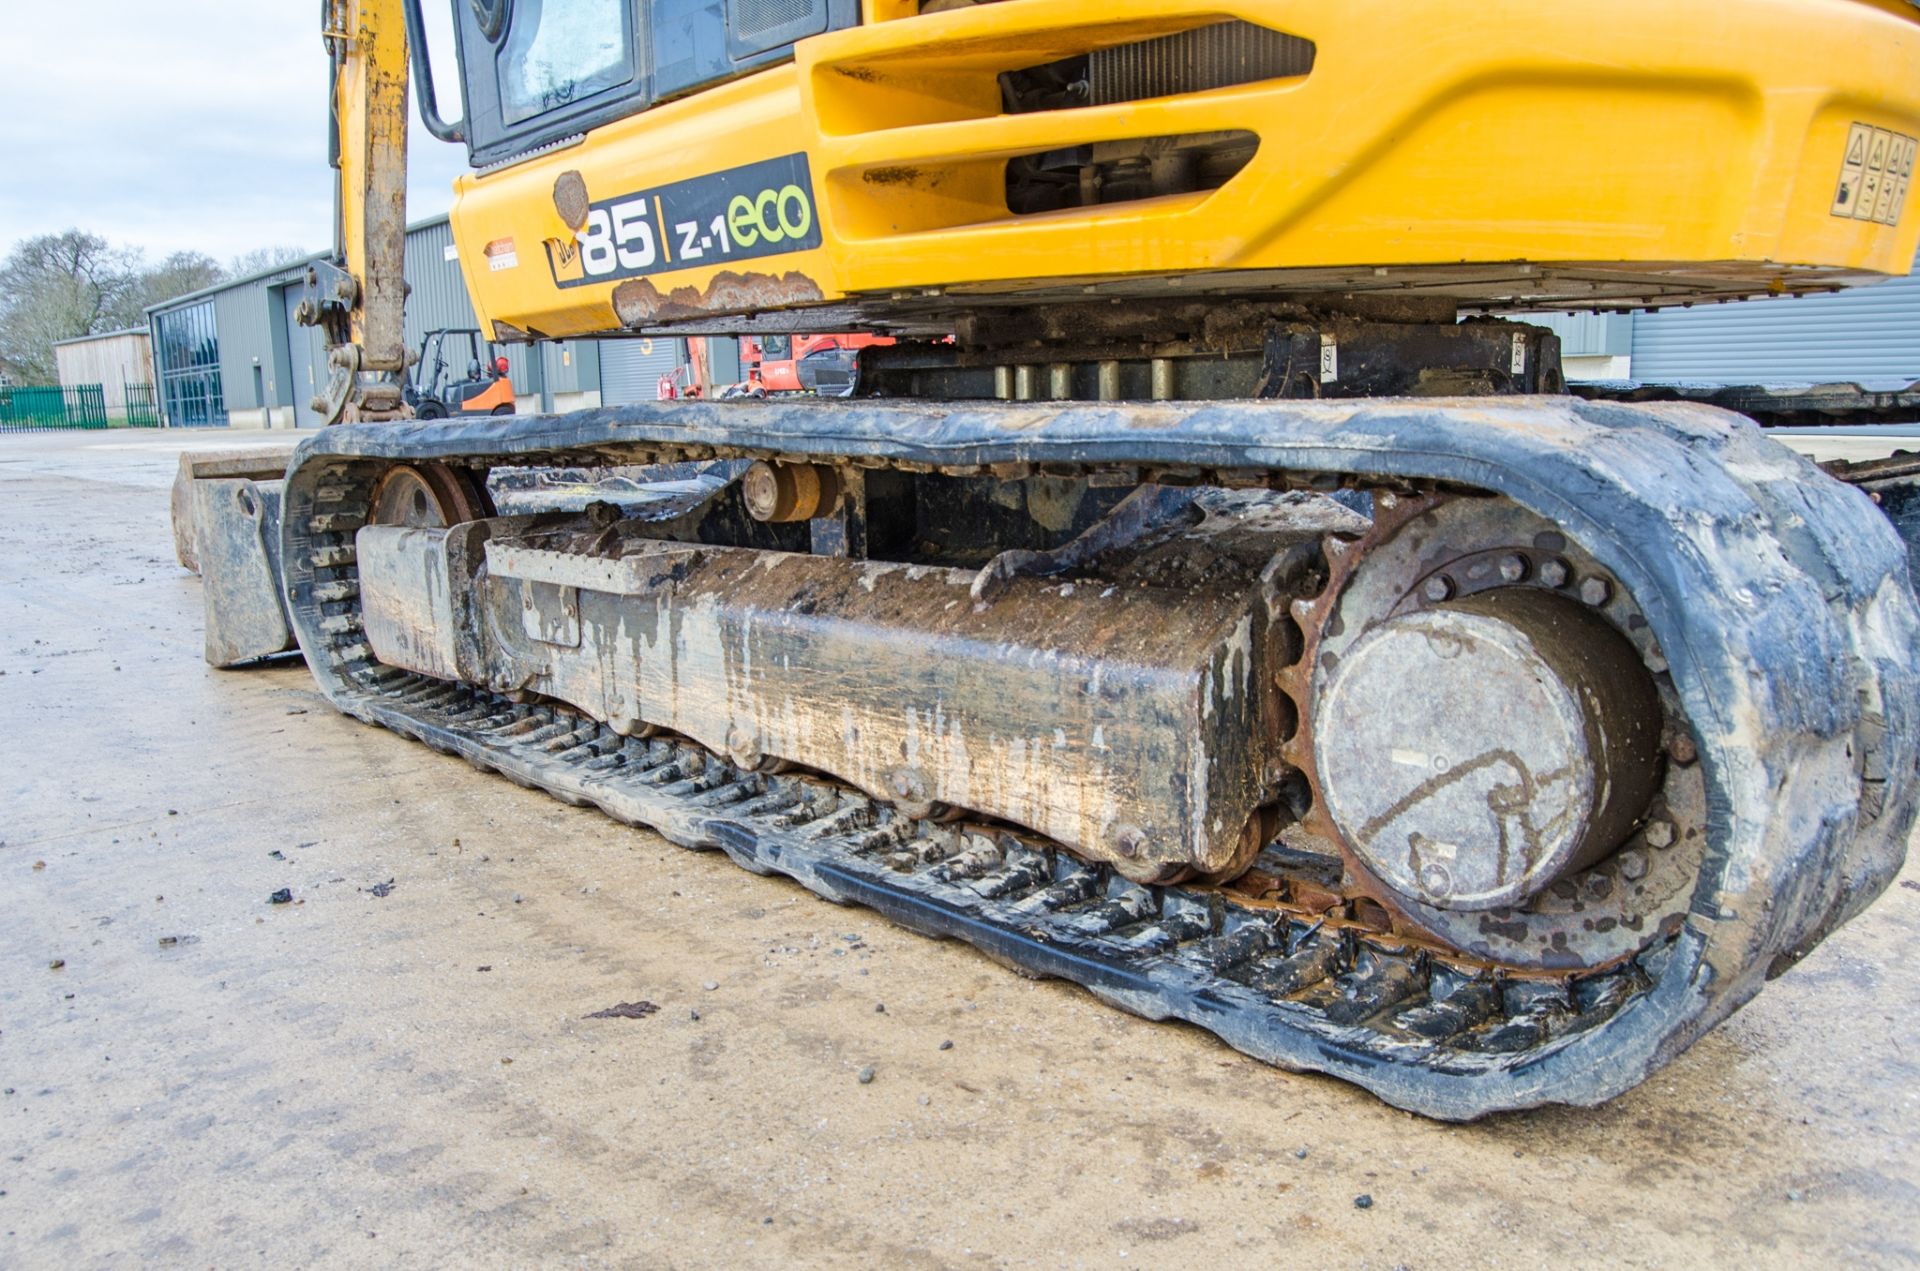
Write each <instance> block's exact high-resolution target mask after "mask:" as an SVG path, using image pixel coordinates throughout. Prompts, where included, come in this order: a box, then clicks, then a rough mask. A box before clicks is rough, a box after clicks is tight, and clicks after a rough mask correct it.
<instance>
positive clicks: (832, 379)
mask: <svg viewBox="0 0 1920 1271" xmlns="http://www.w3.org/2000/svg"><path fill="white" fill-rule="evenodd" d="M892 343H893V338H892V337H891V336H884V335H759V336H742V337H741V339H740V365H741V367H742V368H743V369H744V370H745V371H746V373H747V383H748V385H749V386H750V387H755V388H759V389H761V390H762V391H764V392H768V393H814V394H816V395H818V396H820V397H845V396H847V395H848V394H849V393H851V392H853V386H854V373H855V365H856V362H857V361H858V359H859V356H860V350H861V349H864V348H867V347H868V346H869V345H876V344H892Z"/></svg>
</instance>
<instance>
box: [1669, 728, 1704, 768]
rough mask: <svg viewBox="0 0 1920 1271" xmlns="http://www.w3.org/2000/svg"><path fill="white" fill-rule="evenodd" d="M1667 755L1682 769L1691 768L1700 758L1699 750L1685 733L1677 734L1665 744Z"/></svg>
mask: <svg viewBox="0 0 1920 1271" xmlns="http://www.w3.org/2000/svg"><path fill="white" fill-rule="evenodd" d="M1667 755H1668V756H1669V757H1670V758H1671V759H1672V760H1673V761H1674V762H1675V763H1677V764H1679V765H1680V766H1681V767H1682V768H1686V767H1689V766H1691V765H1692V764H1693V763H1694V762H1695V761H1696V760H1698V759H1699V758H1700V748H1699V747H1697V746H1695V745H1694V744H1693V738H1691V737H1689V736H1687V735H1686V734H1685V733H1677V734H1675V735H1674V738H1673V740H1672V741H1670V742H1668V743H1667Z"/></svg>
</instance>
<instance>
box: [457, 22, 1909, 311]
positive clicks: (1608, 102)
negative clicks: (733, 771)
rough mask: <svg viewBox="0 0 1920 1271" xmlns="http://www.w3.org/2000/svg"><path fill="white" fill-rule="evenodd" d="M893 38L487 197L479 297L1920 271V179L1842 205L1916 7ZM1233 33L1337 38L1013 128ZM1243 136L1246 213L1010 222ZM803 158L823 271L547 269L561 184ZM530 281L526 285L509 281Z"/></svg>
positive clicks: (800, 266)
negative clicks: (1155, 152)
mask: <svg viewBox="0 0 1920 1271" xmlns="http://www.w3.org/2000/svg"><path fill="white" fill-rule="evenodd" d="M868 17H869V19H870V20H869V23H868V25H866V26H862V27H859V28H856V29H853V30H848V31H840V32H834V33H830V34H827V35H822V36H818V37H815V38H813V39H810V40H806V41H803V42H802V43H801V44H800V45H799V46H798V48H797V56H796V59H795V61H794V63H792V64H791V65H786V66H781V67H778V68H775V69H772V70H768V71H764V72H761V73H759V74H756V75H753V76H751V77H748V78H746V79H743V80H739V81H735V82H733V83H731V84H726V85H722V86H720V87H716V88H714V89H711V90H708V91H705V92H702V93H699V94H697V95H695V96H693V97H690V98H687V99H684V100H681V101H677V102H672V103H668V104H665V105H661V106H658V107H655V108H654V109H652V110H649V111H646V112H643V113H641V114H638V115H635V116H632V117H630V118H628V119H625V120H621V121H619V122H617V123H614V124H611V125H608V126H606V127H603V128H601V129H598V130H596V131H595V132H594V133H593V134H592V135H591V136H589V137H587V138H586V139H585V140H584V141H582V142H581V143H580V144H578V145H576V146H573V147H570V148H566V149H561V150H557V151H554V152H551V153H547V154H544V155H540V156H536V157H533V158H530V159H528V160H526V161H524V162H521V163H518V164H516V165H513V166H510V167H507V168H505V169H503V170H500V171H497V172H494V173H490V174H487V175H476V176H468V177H464V178H462V179H461V180H460V182H459V183H458V199H457V202H456V205H455V208H454V213H453V229H454V235H455V239H456V241H457V243H458V245H459V249H460V252H461V256H462V258H463V260H465V261H466V262H468V268H467V271H466V273H467V277H468V280H469V287H470V290H471V292H472V295H473V300H474V305H475V308H476V309H477V310H478V312H479V313H480V314H481V315H483V317H485V318H486V319H488V320H489V321H492V322H495V323H502V324H505V325H507V326H509V327H511V328H514V329H516V330H518V331H520V332H527V333H535V334H540V335H546V336H553V337H559V336H571V335H585V334H591V333H594V332H602V331H611V330H618V329H620V328H621V327H623V326H629V327H638V326H651V327H658V326H662V325H666V324H668V323H670V322H672V321H677V320H683V319H694V318H698V317H700V316H702V315H708V314H728V313H752V312H760V311H764V310H770V309H778V308H782V307H791V306H794V305H801V304H815V303H818V304H831V303H833V302H837V301H847V300H849V299H852V300H853V301H854V302H856V304H857V305H858V307H859V308H860V310H861V311H862V312H863V313H864V314H866V315H869V316H877V319H878V320H881V321H884V320H885V318H886V315H887V314H888V313H889V311H890V310H891V309H892V308H896V307H900V306H905V305H907V304H908V303H909V301H910V298H911V297H917V296H925V295H927V293H928V292H929V291H931V290H933V289H940V290H942V291H956V290H957V291H962V292H967V293H977V294H982V295H1007V296H1015V295H1018V294H1019V293H1022V292H1026V293H1028V294H1029V295H1034V294H1046V293H1045V292H1044V290H1040V291H1037V290H1036V289H1045V288H1049V287H1055V288H1057V287H1061V286H1064V285H1067V284H1072V285H1075V286H1076V287H1085V286H1091V287H1094V288H1095V290H1096V291H1098V290H1100V289H1103V288H1104V289H1111V290H1115V291H1116V294H1134V295H1137V294H1142V289H1143V288H1144V287H1148V286H1160V287H1180V288H1183V289H1185V290H1188V291H1198V292H1205V291H1209V290H1211V291H1217V292H1232V293H1234V294H1241V295H1247V294H1301V293H1310V292H1316V291H1330V290H1331V291H1337V292H1341V293H1352V292H1356V291H1361V290H1370V291H1387V292H1394V291H1401V292H1405V293H1410V294H1444V295H1454V296H1457V297H1458V298H1459V302H1460V303H1461V304H1462V305H1472V306H1487V307H1495V308H1503V307H1504V308H1527V307H1546V306H1551V305H1562V306H1564V305H1573V306H1583V305H1586V304H1594V305H1601V304H1617V305H1628V304H1632V305H1638V304H1646V303H1666V302H1671V301H1673V300H1677V299H1687V298H1693V297H1697V296H1737V295H1748V294H1756V293H1764V292H1768V291H1774V292H1780V291H1803V290H1817V289H1823V288H1827V287H1831V286H1834V285H1840V284H1844V283H1849V282H1855V281H1862V280H1865V279H1866V278H1868V277H1870V276H1873V275H1904V274H1905V273H1907V272H1908V269H1909V267H1910V266H1911V264H1912V261H1913V259H1914V253H1915V248H1916V244H1917V243H1920V212H1916V211H1915V210H1914V209H1913V208H1912V207H1911V206H1910V205H1911V203H1912V202H1913V199H1912V196H1911V193H1910V191H1909V190H1907V189H1906V188H1905V187H1906V185H1907V184H1909V183H1908V182H1907V181H1905V180H1901V181H1900V183H1899V187H1900V188H1899V190H1898V193H1899V196H1900V199H1899V203H1898V206H1892V207H1891V208H1890V213H1891V214H1890V215H1888V216H1887V218H1886V219H1890V220H1893V222H1894V223H1892V224H1887V223H1883V222H1882V221H1875V220H1863V219H1856V218H1855V217H1853V216H1847V215H1836V214H1835V211H1834V204H1835V196H1836V188H1837V184H1838V182H1839V181H1840V178H1841V175H1842V169H1843V163H1844V160H1845V157H1846V151H1847V149H1848V145H1849V138H1850V136H1852V135H1854V130H1855V129H1857V128H1862V127H1864V128H1866V129H1868V130H1869V132H1870V131H1871V130H1872V129H1880V130H1884V131H1885V132H1887V133H1891V134H1894V135H1895V136H1897V137H1902V138H1912V137H1916V136H1920V20H1916V19H1920V12H1916V11H1915V10H1913V9H1912V8H1911V7H1907V6H1901V5H1895V4H1891V3H1865V2H1861V0H1741V2H1740V3H1737V4H1735V3H1718V2H1716V3H1706V2H1704V0H1701V2H1694V3H1686V2H1675V0H1620V2H1617V3H1609V4H1605V5H1598V4H1578V5H1540V4H1538V3H1522V2H1521V0H1475V3H1472V4H1461V3H1458V2H1457V0H1390V2H1389V0H1356V2H1353V3H1345V4H1335V5H1330V4H1325V3H1307V2H1306V0H1216V2H1213V3H1206V2H1204V0H1177V2H1175V3H1171V4H1169V3H1158V2H1156V0H1098V2H1097V3H1092V2H1088V0H1005V2H1003V3H998V4H987V5H979V6H975V7H971V8H965V9H959V10H954V11H950V12H945V13H938V14H928V15H924V16H902V15H901V10H900V7H899V6H898V5H897V4H894V3H892V2H891V0H874V3H872V4H870V5H869V12H868ZM877 18H893V19H894V20H885V21H876V20H873V19H877ZM1229 19H1242V20H1245V21H1247V22H1252V23H1256V24H1258V25H1261V26H1265V27H1269V28H1272V29H1275V30H1280V31H1284V32H1287V33H1290V34H1293V35H1296V36H1300V37H1304V38H1306V39H1309V40H1312V41H1314V43H1315V45H1316V49H1317V55H1316V59H1315V62H1314V65H1313V67H1312V69H1311V71H1310V72H1309V73H1307V74H1305V75H1301V76H1297V77H1293V78H1289V79H1280V80H1269V81H1265V82H1262V83H1257V84H1249V85H1244V86H1239V87H1232V88H1224V89H1217V90H1214V91H1211V92H1202V93H1194V94H1190V95H1185V96H1178V97H1165V98H1158V99H1153V100H1148V101H1136V102H1127V103H1122V104H1118V105H1106V106H1093V107H1085V108H1081V109H1075V110H1058V111H1048V112H1041V113H1031V114H1019V115H1008V114H1003V113H1001V107H1000V93H999V90H998V87H997V85H996V76H997V75H998V74H999V73H1001V72H1003V71H1008V70H1015V69H1020V68H1024V67H1028V66H1033V65H1036V64H1039V63H1042V62H1047V61H1050V60H1053V59H1055V58H1059V57H1064V56H1069V55H1074V54H1079V53H1084V52H1087V51H1089V50H1091V49H1093V48H1096V47H1103V46H1108V45H1114V44H1121V43H1128V42H1132V41H1136V40H1141V39H1146V38H1152V37H1155V36H1160V35H1166V34H1170V33H1174V32H1177V31H1181V30H1185V29H1187V28H1191V27H1195V26H1199V25H1204V24H1208V23H1213V22H1219V21H1224V20H1229ZM1215 130H1242V131H1248V132H1252V133H1254V134H1256V135H1257V136H1258V137H1259V140H1260V145H1259V149H1258V152H1257V153H1256V154H1255V156H1254V158H1253V159H1252V160H1251V162H1249V163H1248V164H1247V166H1246V167H1245V168H1243V169H1242V170H1241V171H1240V172H1239V173H1238V174H1237V175H1235V176H1234V177H1233V178H1232V179H1231V180H1229V181H1228V182H1227V184H1226V185H1224V186H1223V187H1221V188H1219V189H1217V190H1212V191H1206V192H1202V193H1196V194H1189V195H1179V196H1173V197H1167V198H1158V199H1148V200H1142V201H1138V202H1131V203H1119V204H1109V205H1105V206H1099V207H1091V208H1084V209H1075V210H1070V211H1062V212H1050V213H1044V214H1039V215H1027V216H1016V215H1013V214H1011V213H1010V212H1009V211H1008V209H1007V205H1006V202H1005V196H1004V184H1003V171H1004V165H1005V162H1006V160H1007V159H1009V158H1011V157H1014V156H1018V155H1025V154H1034V153H1039V152H1042V151H1047V150H1052V149H1055V148H1059V147H1066V146H1077V145H1084V144H1089V143H1094V142H1099V141H1103V140H1113V139H1125V138H1142V137H1158V136H1168V135H1174V134H1191V133H1206V132H1211V131H1215ZM795 153H804V154H805V155H806V158H807V163H808V166H809V169H810V172H811V178H812V183H813V190H812V196H813V200H814V204H815V206H816V208H817V214H818V218H819V228H820V233H821V242H820V245H819V246H818V247H817V248H814V249H811V250H806V251H799V252H791V253H788V254H785V255H778V256H770V257H762V258H760V259H758V260H755V261H752V262H742V263H739V264H735V265H725V264H722V265H701V266H696V267H685V266H684V265H682V264H680V263H678V262H674V263H671V264H669V263H667V262H666V261H662V262H661V265H660V268H659V269H658V270H657V272H654V273H652V274H649V275H648V276H647V278H646V280H645V281H646V282H647V283H648V284H649V286H648V287H647V288H646V289H645V290H646V293H647V294H646V295H644V296H636V295H635V294H634V293H633V289H632V288H629V290H628V291H627V292H625V293H622V294H621V297H620V303H618V304H616V284H613V283H607V284H590V285H585V286H578V287H574V288H568V289H563V288H561V287H559V286H558V285H556V282H555V278H554V271H553V269H552V268H550V264H549V262H550V260H551V259H554V258H556V257H560V258H563V257H565V256H566V254H567V253H568V252H569V251H570V250H572V249H575V248H577V242H576V236H575V231H574V230H573V229H572V228H571V227H569V225H568V224H567V222H566V221H565V220H564V219H563V217H562V216H561V214H560V212H559V211H558V210H557V209H556V206H555V200H554V190H555V182H556V180H557V179H558V178H559V177H560V176H561V174H563V173H568V172H573V173H578V174H579V176H580V177H581V178H582V179H583V180H584V182H585V186H586V189H587V191H588V192H589V195H590V197H591V198H592V199H594V200H600V199H603V198H610V197H615V196H618V195H621V194H624V193H628V192H631V191H637V190H645V189H649V188H655V187H658V186H660V185H662V184H666V183H670V182H674V181H678V180H682V179H686V178H692V177H697V176H701V175H704V174H709V173H714V172H718V171H721V170H724V169H729V168H734V167H738V166H740V165H742V164H746V163H750V162H753V161H756V160H764V159H773V158H777V157H780V156H784V155H791V154H795ZM1889 180H1890V182H1891V178H1889ZM1888 202H1889V203H1891V200H1888ZM490 244H491V245H493V255H492V256H491V257H489V256H488V255H487V254H486V253H487V252H488V249H489V245H490ZM503 244H504V248H503V246H502V245H503ZM501 259H512V260H514V261H515V262H516V263H514V264H512V265H510V266H507V267H499V266H498V265H497V264H496V265H495V266H494V267H491V268H490V267H488V265H487V263H486V262H487V261H489V260H493V261H496V262H497V261H499V260H501ZM1520 262H1525V263H1524V264H1522V263H1520ZM1147 294H1155V293H1152V292H1150V291H1149V292H1147ZM663 298H664V299H665V300H666V301H667V302H666V303H664V304H663V303H662V299H663ZM846 312H847V311H846V309H845V308H844V307H843V308H841V309H840V310H839V312H838V314H837V315H836V317H835V319H834V321H835V322H836V324H837V325H839V326H842V327H844V326H845V325H847V323H846ZM502 334H511V333H510V332H503V333H502Z"/></svg>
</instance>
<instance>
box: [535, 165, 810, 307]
mask: <svg viewBox="0 0 1920 1271" xmlns="http://www.w3.org/2000/svg"><path fill="white" fill-rule="evenodd" d="M819 245H820V218H819V217H818V216H817V215H816V214H815V212H814V205H813V183H812V181H811V179H810V178H809V176H808V173H807V157H806V156H805V155H804V154H791V155H787V156H785V157H783V158H779V159H766V160H763V161H761V162H759V163H749V164H747V165H746V166H744V167H739V168H729V169H727V170H726V171H725V172H715V173H713V174H711V175H709V176H703V177H693V178H691V179H690V180H686V181H676V182H674V183H673V184H672V185H662V186H657V187H655V188H654V189H651V190H641V191H638V192H636V193H633V194H623V195H621V196H619V197H618V198H612V199H601V200H598V201H596V202H594V203H592V204H590V205H589V206H588V209H587V223H586V224H585V225H584V226H582V227H581V229H580V236H579V239H578V241H577V242H574V243H557V242H549V243H548V244H547V255H548V259H549V263H551V265H552V266H553V280H554V282H556V283H558V284H559V285H560V286H562V287H584V286H586V285H588V284H589V283H600V282H612V281H616V280H619V279H622V278H637V277H639V276H640V275H642V274H651V273H662V272H665V271H668V270H673V269H687V268H692V267H695V266H699V265H717V264H720V263H722V262H724V261H732V260H751V259H753V258H754V257H756V256H777V255H780V254H782V253H784V252H797V251H805V250H806V249H808V248H810V247H818V246H819Z"/></svg>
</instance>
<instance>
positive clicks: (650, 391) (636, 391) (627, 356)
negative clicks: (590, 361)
mask: <svg viewBox="0 0 1920 1271" xmlns="http://www.w3.org/2000/svg"><path fill="white" fill-rule="evenodd" d="M599 344H600V402H601V404H602V405H605V406H618V405H621V404H622V403H625V402H651V401H654V400H656V399H658V398H659V396H660V377H661V376H662V375H667V374H670V373H671V372H672V371H673V369H674V368H675V367H677V366H679V365H680V341H678V340H674V339H667V338H659V339H638V340H602V341H600V342H599Z"/></svg>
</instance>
